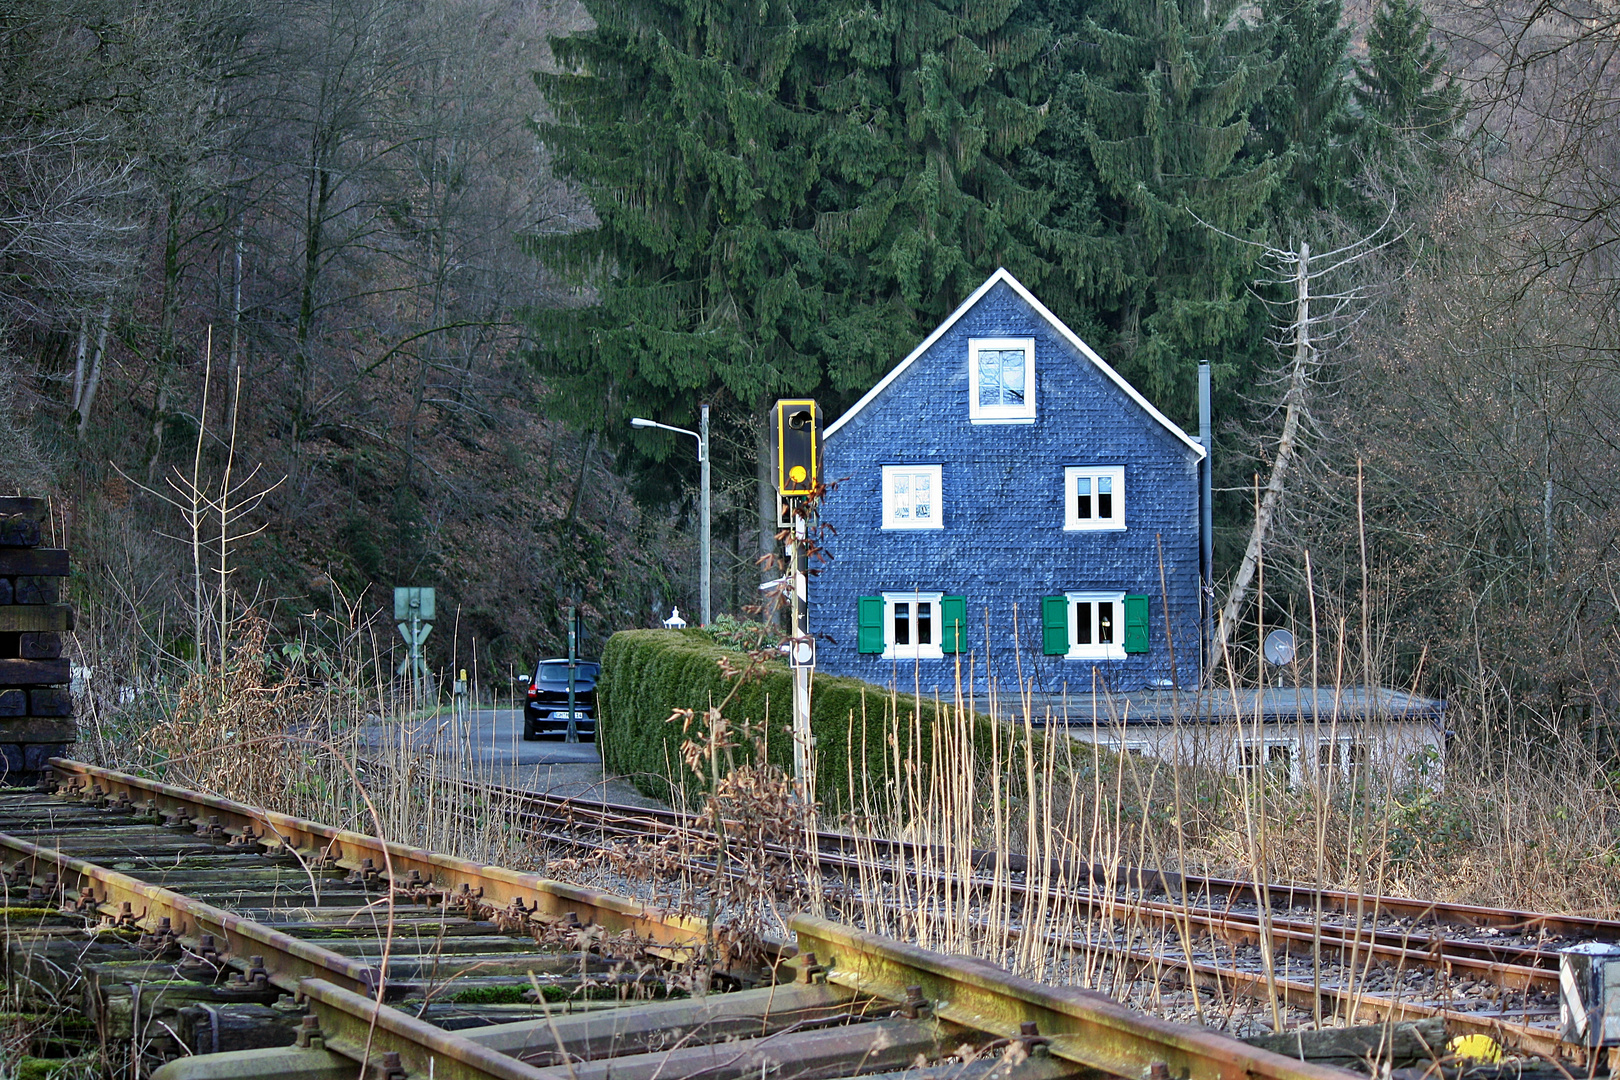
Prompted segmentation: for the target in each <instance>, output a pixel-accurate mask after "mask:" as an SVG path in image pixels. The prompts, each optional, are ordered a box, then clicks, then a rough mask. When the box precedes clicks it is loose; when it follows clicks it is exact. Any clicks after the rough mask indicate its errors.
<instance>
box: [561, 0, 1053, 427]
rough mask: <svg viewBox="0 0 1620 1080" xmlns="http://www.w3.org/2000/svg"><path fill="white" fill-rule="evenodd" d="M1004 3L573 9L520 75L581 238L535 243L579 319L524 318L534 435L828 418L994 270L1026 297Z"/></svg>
mask: <svg viewBox="0 0 1620 1080" xmlns="http://www.w3.org/2000/svg"><path fill="white" fill-rule="evenodd" d="M1019 2H1020V0H989V2H987V3H984V4H975V5H968V6H966V7H962V6H959V5H955V4H950V3H946V2H943V0H765V2H764V3H743V2H739V0H586V7H587V9H588V10H589V12H590V14H591V15H592V17H593V18H594V19H595V20H596V27H595V28H594V29H592V30H590V31H588V32H585V33H583V34H578V35H573V36H569V37H560V38H555V39H553V48H554V50H555V53H556V56H557V59H558V62H559V65H560V66H561V68H562V71H561V73H559V74H542V75H537V76H536V78H537V80H538V82H539V84H540V87H541V89H542V91H543V92H544V94H545V97H546V100H547V101H548V103H549V104H550V105H551V107H552V108H553V110H554V111H555V119H554V120H552V121H550V122H548V123H545V124H542V125H540V127H539V132H540V134H541V137H542V138H543V139H544V141H545V145H546V147H547V149H548V150H549V151H550V152H551V153H552V154H553V162H554V169H555V172H556V174H557V175H558V176H559V177H561V178H563V179H565V180H567V181H569V182H571V183H572V184H574V185H576V186H577V187H578V189H579V190H580V191H581V192H583V193H584V194H585V195H586V196H587V197H588V198H589V199H590V201H591V204H592V206H593V207H594V208H595V210H596V216H597V219H598V224H597V225H596V226H595V227H594V228H588V229H583V230H579V231H574V232H568V233H562V234H557V235H550V236H545V237H540V238H537V239H536V240H535V241H534V243H533V247H534V249H535V251H536V254H537V255H538V256H539V257H540V258H541V260H542V261H543V262H544V263H545V264H546V265H547V266H548V268H550V269H552V270H553V271H554V272H558V273H560V274H563V275H565V276H566V277H568V278H571V279H572V280H573V281H575V282H577V283H578V284H579V285H580V286H582V287H584V288H586V289H589V290H590V291H591V292H592V293H593V294H594V296H593V299H594V300H595V303H594V305H592V306H590V307H583V308H571V309H567V310H548V311H537V312H534V313H533V316H532V317H533V321H534V323H535V326H536V328H537V331H538V338H539V344H538V346H537V349H536V362H537V363H538V364H539V365H540V367H541V369H542V370H543V371H544V372H545V373H546V375H547V377H548V381H549V383H550V386H551V399H552V404H553V407H554V411H556V412H557V413H558V414H560V415H562V416H563V417H564V418H567V419H571V420H574V421H575V422H576V423H579V424H581V425H584V426H588V427H593V428H598V429H603V430H607V429H612V428H617V427H618V425H620V424H622V422H623V420H624V419H625V418H627V417H628V416H630V415H633V414H638V413H639V414H640V415H648V416H655V417H670V418H678V417H681V416H687V417H690V416H692V415H694V406H695V404H696V402H697V401H698V400H699V399H700V398H701V397H708V398H709V399H711V400H715V401H717V402H719V403H721V404H722V405H724V404H726V403H727V402H729V403H730V405H731V407H730V408H729V409H726V410H725V411H724V412H723V415H726V416H729V417H733V418H736V419H737V420H738V421H739V422H747V421H746V420H745V419H744V418H746V417H747V416H748V415H749V412H750V411H752V412H753V414H754V416H755V417H756V418H758V417H759V416H761V415H762V413H763V407H764V405H765V404H766V403H767V402H768V401H769V400H770V399H771V398H773V397H776V396H781V395H785V394H811V393H817V392H818V391H819V392H820V393H821V395H822V397H823V401H824V404H826V405H827V406H829V407H830V408H832V409H833V410H834V412H836V409H837V407H838V405H839V404H840V399H843V400H846V401H847V400H853V397H854V396H857V395H858V394H859V393H861V392H864V391H865V390H866V389H868V388H869V387H870V386H871V385H872V383H874V382H875V381H876V380H877V379H878V378H880V377H881V376H882V375H883V373H884V372H885V371H886V370H887V369H888V368H889V367H890V366H892V365H893V364H894V363H896V362H897V361H898V360H899V359H901V358H902V357H903V356H905V354H906V353H908V352H909V351H910V350H911V348H912V347H913V346H915V344H916V342H917V340H918V339H919V338H920V337H921V336H923V335H924V334H926V333H927V332H928V330H930V329H932V327H933V325H934V323H935V322H937V321H938V320H939V319H941V318H943V317H944V316H945V315H946V314H948V313H949V312H950V310H951V309H952V308H953V307H954V306H955V305H956V304H957V303H959V302H960V301H961V300H962V299H963V297H964V296H966V294H967V293H968V292H969V291H970V290H971V289H972V288H973V287H975V286H977V285H978V284H979V282H980V281H982V280H983V278H984V277H985V276H987V275H988V274H989V273H991V272H992V271H994V270H995V268H996V267H997V266H998V265H1002V264H1005V265H1007V266H1008V267H1009V268H1010V269H1013V270H1014V271H1015V272H1018V273H1024V274H1030V273H1038V271H1039V263H1038V260H1037V259H1036V257H1035V256H1034V255H1033V254H1032V250H1033V249H1032V246H1031V244H1030V242H1029V240H1028V237H1029V236H1030V235H1032V234H1033V232H1034V230H1035V228H1036V222H1037V221H1038V219H1039V216H1040V214H1041V212H1042V211H1043V210H1044V208H1045V202H1044V200H1043V198H1042V197H1041V196H1040V195H1039V194H1037V193H1036V192H1034V191H1032V190H1030V189H1029V188H1028V187H1026V186H1023V185H1021V184H1019V183H1018V182H1017V181H1016V180H1015V179H1014V178H1013V176H1012V175H1011V172H1010V168H1009V165H1010V161H1011V155H1012V154H1014V153H1015V152H1016V151H1017V150H1018V148H1020V147H1022V146H1025V145H1027V144H1028V143H1029V142H1030V141H1032V140H1033V139H1034V137H1035V135H1036V133H1037V132H1038V131H1039V129H1040V125H1041V122H1042V119H1043V110H1042V108H1041V107H1040V104H1039V102H1038V101H1037V100H1036V99H1035V94H1036V89H1035V79H1034V76H1033V74H1032V71H1033V61H1034V58H1035V56H1036V54H1037V52H1038V50H1039V49H1040V48H1041V46H1042V44H1043V42H1044V41H1045V36H1044V34H1043V33H1042V32H1041V30H1040V28H1039V27H1038V26H1036V25H1034V24H1033V23H1032V22H1031V21H1030V20H1028V19H1023V18H1017V17H1015V13H1017V12H1018V4H1019ZM739 435H740V433H739ZM647 445H648V449H649V451H650V452H653V453H657V452H660V451H661V450H662V449H663V448H664V447H665V446H666V445H667V444H666V443H659V444H657V446H656V447H655V445H654V443H653V442H652V441H651V440H649V441H648V444H647Z"/></svg>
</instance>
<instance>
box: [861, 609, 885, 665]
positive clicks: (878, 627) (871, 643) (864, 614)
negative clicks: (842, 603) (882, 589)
mask: <svg viewBox="0 0 1620 1080" xmlns="http://www.w3.org/2000/svg"><path fill="white" fill-rule="evenodd" d="M860 626H861V631H860V634H859V637H858V640H857V647H858V648H859V649H860V651H861V652H863V653H880V652H882V651H883V597H881V596H863V597H861V606H860Z"/></svg>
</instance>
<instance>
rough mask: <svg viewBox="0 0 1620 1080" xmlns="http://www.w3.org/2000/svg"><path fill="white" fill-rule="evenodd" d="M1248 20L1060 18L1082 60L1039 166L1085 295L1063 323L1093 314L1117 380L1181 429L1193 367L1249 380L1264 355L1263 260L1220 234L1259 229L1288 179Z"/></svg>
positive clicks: (1217, 2)
mask: <svg viewBox="0 0 1620 1080" xmlns="http://www.w3.org/2000/svg"><path fill="white" fill-rule="evenodd" d="M1238 6H1239V5H1238V3H1237V0H1210V2H1205V0H1148V2H1138V0H1096V2H1095V3H1094V4H1093V5H1092V6H1091V7H1090V9H1089V10H1087V11H1086V12H1085V14H1084V15H1083V16H1081V17H1078V18H1076V17H1074V16H1072V15H1070V16H1068V17H1067V18H1065V15H1064V13H1063V12H1062V11H1061V10H1059V7H1060V6H1059V5H1054V21H1055V22H1056V24H1057V27H1058V30H1059V32H1060V33H1061V34H1062V43H1063V47H1064V49H1063V51H1064V55H1066V56H1069V57H1071V58H1072V60H1071V61H1070V71H1069V73H1068V74H1066V75H1065V76H1064V77H1063V79H1062V82H1061V84H1060V85H1059V87H1058V88H1057V89H1056V92H1055V93H1054V97H1053V116H1052V119H1051V123H1050V125H1049V129H1048V130H1049V137H1047V138H1043V140H1042V141H1041V145H1040V146H1039V148H1038V149H1039V157H1038V160H1035V159H1032V160H1033V164H1032V165H1031V169H1032V171H1034V172H1036V173H1039V174H1041V175H1042V176H1043V177H1044V178H1045V179H1046V180H1047V181H1048V182H1050V183H1051V184H1052V185H1053V187H1054V189H1055V190H1056V191H1057V199H1056V203H1055V205H1054V208H1053V212H1052V213H1051V215H1050V216H1049V219H1048V222H1047V224H1048V229H1047V231H1045V232H1043V234H1042V237H1043V239H1044V240H1045V242H1046V243H1047V244H1048V245H1049V247H1050V249H1051V250H1052V251H1053V252H1054V253H1055V254H1056V256H1057V258H1058V260H1059V262H1060V265H1061V266H1062V269H1063V271H1064V274H1065V276H1066V277H1067V279H1068V281H1069V283H1070V284H1071V285H1072V287H1073V289H1074V291H1075V296H1074V298H1073V299H1072V300H1071V301H1069V302H1068V303H1067V304H1063V305H1062V306H1063V307H1065V308H1066V309H1067V310H1066V311H1065V312H1064V313H1065V314H1066V315H1070V316H1073V315H1076V314H1079V313H1077V312H1076V311H1075V309H1076V308H1079V309H1085V308H1090V309H1091V310H1092V311H1093V312H1094V313H1095V315H1094V321H1095V323H1100V324H1101V326H1102V327H1104V328H1106V333H1105V342H1106V344H1105V347H1106V348H1107V350H1108V351H1109V352H1110V353H1112V355H1113V358H1114V361H1115V363H1116V365H1117V366H1118V367H1119V368H1120V369H1121V371H1122V372H1123V373H1124V374H1125V375H1126V376H1127V377H1128V378H1130V379H1131V380H1132V381H1133V382H1135V383H1136V384H1137V385H1138V386H1140V387H1142V388H1143V389H1144V390H1145V391H1146V392H1147V393H1148V395H1149V397H1151V398H1153V399H1155V400H1156V401H1157V402H1158V403H1159V404H1160V405H1161V406H1162V407H1165V408H1166V409H1167V411H1169V412H1170V414H1171V415H1172V416H1178V417H1181V418H1182V419H1190V417H1191V414H1192V410H1193V405H1194V381H1195V375H1196V371H1197V362H1198V360H1200V359H1210V360H1213V361H1215V362H1216V364H1217V365H1218V369H1219V370H1220V373H1221V375H1222V376H1223V377H1225V378H1227V379H1231V378H1232V377H1234V375H1235V376H1236V377H1238V378H1240V379H1241V378H1243V377H1244V375H1245V374H1246V371H1247V369H1248V366H1249V364H1250V363H1251V354H1253V353H1255V352H1257V346H1258V343H1259V335H1260V324H1261V317H1260V314H1259V312H1258V311H1257V310H1256V309H1255V305H1254V303H1253V301H1252V299H1251V297H1250V296H1249V295H1248V293H1247V291H1246V289H1247V284H1248V280H1249V278H1250V276H1251V275H1250V269H1251V267H1252V265H1253V255H1252V251H1251V249H1249V248H1247V247H1246V246H1245V245H1243V244H1241V243H1239V242H1238V241H1236V240H1233V239H1231V238H1230V237H1229V236H1223V235H1222V233H1223V232H1224V233H1227V234H1233V235H1242V234H1244V233H1246V232H1248V231H1250V230H1252V229H1256V228H1258V227H1260V226H1261V225H1262V224H1263V223H1264V220H1265V208H1266V205H1267V200H1268V199H1269V198H1270V196H1271V194H1272V190H1273V188H1274V186H1275V184H1276V182H1277V177H1278V172H1279V166H1278V162H1276V161H1275V160H1268V159H1267V158H1266V156H1265V154H1264V151H1263V148H1262V147H1261V146H1259V145H1258V144H1257V143H1256V142H1255V141H1254V140H1253V139H1251V136H1250V126H1249V119H1248V118H1249V115H1250V113H1251V111H1252V110H1253V109H1254V107H1255V106H1256V104H1257V103H1258V102H1259V101H1260V99H1261V96H1262V95H1263V94H1265V93H1266V91H1267V90H1269V89H1270V88H1271V87H1272V85H1273V84H1274V83H1275V82H1276V80H1277V77H1278V73H1279V69H1280V66H1281V65H1280V62H1279V61H1278V60H1276V59H1275V58H1273V57H1272V56H1270V55H1269V52H1268V48H1269V43H1270V30H1269V28H1267V27H1266V26H1264V25H1260V26H1257V25H1254V24H1251V23H1249V22H1247V21H1245V20H1244V19H1243V18H1242V17H1240V16H1239V15H1237V14H1236V12H1237V9H1238ZM1060 303H1061V302H1060ZM1078 321H1079V323H1080V325H1082V326H1083V325H1086V323H1087V322H1088V321H1091V320H1086V319H1083V318H1082V319H1079V320H1078Z"/></svg>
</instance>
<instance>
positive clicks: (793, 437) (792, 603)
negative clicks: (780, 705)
mask: <svg viewBox="0 0 1620 1080" xmlns="http://www.w3.org/2000/svg"><path fill="white" fill-rule="evenodd" d="M771 450H772V456H773V457H774V458H775V459H776V461H775V465H776V467H775V469H774V470H772V471H773V474H774V478H775V482H776V494H777V500H778V505H780V506H782V507H783V508H784V510H785V511H786V514H785V517H786V522H785V523H786V524H787V526H788V527H789V529H790V530H791V531H790V532H789V533H788V537H787V555H788V580H789V581H791V583H792V596H791V597H790V600H789V612H790V617H789V624H788V625H789V637H788V662H789V664H790V665H791V666H792V668H793V778H794V779H795V780H796V781H798V783H799V784H800V786H801V788H802V790H803V793H804V797H805V799H806V801H810V802H813V801H814V800H815V760H816V759H815V753H814V749H815V743H814V739H813V737H812V736H811V734H810V676H811V673H812V672H814V671H815V666H816V642H815V638H814V637H812V636H811V635H810V633H809V632H808V627H807V626H806V623H807V622H808V613H807V612H805V611H804V610H803V606H804V605H805V604H806V603H807V602H808V600H809V587H808V585H809V576H808V574H807V573H806V571H807V569H808V568H807V567H806V566H805V558H806V552H805V546H806V545H805V540H806V528H807V525H808V523H807V521H806V520H805V515H804V513H803V506H804V503H805V501H806V500H808V499H809V498H810V497H811V496H812V495H814V494H815V492H816V488H817V487H818V486H819V485H820V483H821V410H820V409H819V408H818V407H817V405H816V403H815V402H814V401H812V400H810V399H808V398H785V399H783V400H781V401H778V402H777V403H776V405H775V406H774V407H773V408H772V409H771ZM801 616H803V617H801Z"/></svg>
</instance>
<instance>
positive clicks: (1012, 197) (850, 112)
mask: <svg viewBox="0 0 1620 1080" xmlns="http://www.w3.org/2000/svg"><path fill="white" fill-rule="evenodd" d="M821 25H822V27H823V32H822V33H821V35H820V36H819V39H818V42H817V45H818V50H819V55H818V59H817V63H816V67H817V68H818V70H820V71H821V72H822V79H821V83H820V88H819V93H818V96H817V100H816V104H817V107H818V109H819V110H821V112H822V115H823V122H824V128H823V135H822V141H821V143H820V159H821V161H822V162H823V170H824V175H825V182H824V183H823V184H822V185H821V186H820V188H819V189H818V191H817V193H816V196H817V209H818V217H817V222H816V229H817V236H818V238H819V239H820V240H821V241H822V243H823V245H824V248H825V251H826V258H827V287H828V296H829V304H828V312H827V321H826V324H825V325H824V326H823V327H822V329H821V331H820V334H819V344H820V347H821V351H822V354H823V355H824V356H825V357H826V361H827V366H828V372H829V376H830V381H831V383H832V385H833V387H834V388H835V389H837V390H839V391H863V390H865V389H866V388H867V387H869V386H870V385H871V384H872V383H873V382H875V381H876V380H877V379H878V378H879V377H880V376H881V375H882V374H883V372H884V371H885V370H886V369H887V368H888V367H890V366H892V365H893V364H894V363H895V362H896V361H897V360H899V359H900V358H901V357H903V356H904V355H905V354H906V353H908V352H909V351H910V350H911V348H912V347H913V346H914V345H915V344H916V342H917V340H918V339H919V338H921V337H922V336H924V335H925V334H927V333H928V331H930V330H931V329H932V328H933V326H934V325H935V324H937V323H938V322H939V321H940V320H942V319H943V318H944V317H945V316H946V315H948V314H949V313H950V312H951V310H952V309H954V308H955V306H956V305H957V304H958V303H960V302H961V300H962V299H963V298H964V297H965V296H966V295H967V294H968V293H969V292H970V291H971V290H972V289H973V288H975V287H977V286H978V285H979V283H980V282H981V281H982V280H983V279H984V278H985V277H986V276H987V275H988V274H989V273H991V272H992V271H994V270H995V269H996V267H998V266H1003V265H1004V266H1006V267H1007V268H1008V269H1010V270H1011V271H1012V272H1013V273H1014V274H1017V275H1018V276H1019V277H1020V278H1021V279H1022V280H1024V281H1026V282H1028V283H1031V284H1034V283H1036V282H1038V281H1039V279H1040V277H1041V276H1042V274H1043V272H1044V270H1045V264H1044V262H1043V261H1042V260H1041V258H1040V257H1039V255H1038V254H1037V253H1036V251H1035V248H1034V246H1033V244H1032V243H1031V239H1032V237H1033V236H1034V235H1035V233H1036V231H1037V229H1038V227H1039V221H1040V218H1041V215H1042V214H1043V213H1044V212H1045V210H1046V207H1047V202H1048V200H1047V198H1046V196H1045V195H1044V194H1043V193H1042V192H1040V191H1038V190H1037V189H1035V188H1033V187H1031V186H1029V185H1028V184H1026V183H1023V182H1022V180H1021V179H1020V178H1019V177H1018V176H1016V175H1015V172H1016V170H1015V169H1014V167H1013V158H1014V155H1015V154H1016V153H1017V152H1018V151H1019V150H1020V149H1021V148H1023V147H1026V146H1028V145H1029V144H1030V143H1031V142H1033V140H1034V139H1035V136H1036V135H1037V134H1038V133H1039V131H1040V129H1041V125H1042V123H1043V122H1044V119H1045V108H1044V107H1043V103H1041V102H1040V101H1039V100H1038V87H1037V72H1036V70H1035V67H1034V63H1033V62H1034V60H1035V58H1036V56H1037V54H1038V52H1039V51H1040V50H1041V48H1042V47H1043V45H1044V44H1045V42H1046V41H1047V38H1048V35H1047V34H1046V32H1045V30H1044V28H1043V27H1042V26H1041V25H1039V24H1038V22H1037V21H1036V20H1035V19H1034V18H1033V17H1032V14H1031V12H1030V11H1029V10H1027V9H1024V8H1021V7H1020V0H987V2H984V3H977V4H969V5H959V4H953V3H944V2H940V0H833V2H832V3H831V4H830V5H829V8H828V9H827V11H826V14H825V17H824V18H823V20H822V23H821Z"/></svg>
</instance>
